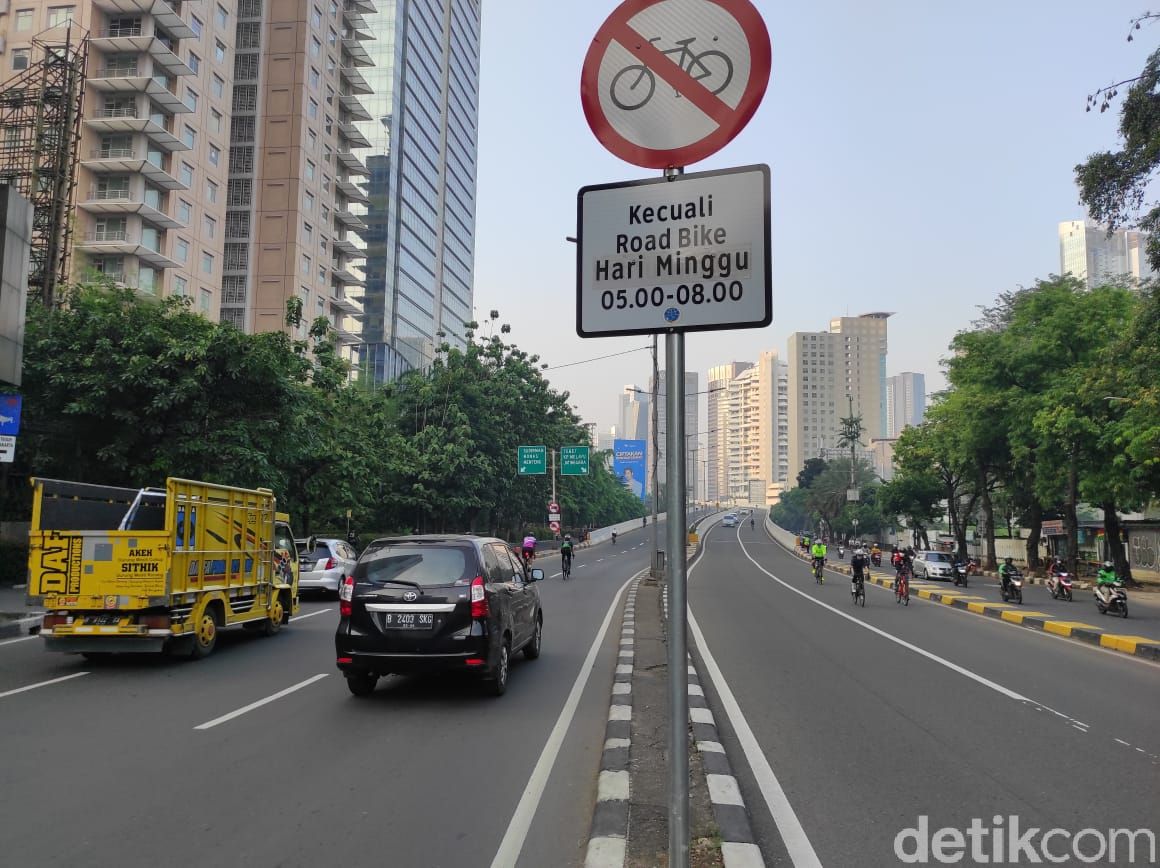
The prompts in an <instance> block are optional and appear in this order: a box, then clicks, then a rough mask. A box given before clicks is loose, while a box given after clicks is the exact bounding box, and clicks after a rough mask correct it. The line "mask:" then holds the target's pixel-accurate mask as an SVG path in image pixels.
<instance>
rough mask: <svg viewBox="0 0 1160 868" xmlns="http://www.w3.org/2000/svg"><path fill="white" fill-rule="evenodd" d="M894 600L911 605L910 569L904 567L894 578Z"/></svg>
mask: <svg viewBox="0 0 1160 868" xmlns="http://www.w3.org/2000/svg"><path fill="white" fill-rule="evenodd" d="M894 602H896V603H902V604H904V605H907V606H909V605H910V570H908V569H907V568H906V567H903V568H902V569H900V570H899V571H898V576H897V578H895V580H894Z"/></svg>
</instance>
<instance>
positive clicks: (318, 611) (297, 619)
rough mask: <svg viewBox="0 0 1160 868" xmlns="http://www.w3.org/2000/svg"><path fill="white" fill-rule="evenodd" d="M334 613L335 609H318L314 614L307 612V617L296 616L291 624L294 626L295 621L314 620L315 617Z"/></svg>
mask: <svg viewBox="0 0 1160 868" xmlns="http://www.w3.org/2000/svg"><path fill="white" fill-rule="evenodd" d="M333 611H334V609H330V608H326V609H317V610H315V611H313V612H307V613H306V614H305V615H295V616H294V617H293V618H291V619H290V623H291V624H293V623H294V622H295V621H301V620H303V619H304V618H313V617H314V616H315V615H321V614H324V613H325V612H333Z"/></svg>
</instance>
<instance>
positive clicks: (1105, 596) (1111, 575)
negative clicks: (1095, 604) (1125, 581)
mask: <svg viewBox="0 0 1160 868" xmlns="http://www.w3.org/2000/svg"><path fill="white" fill-rule="evenodd" d="M1119 581H1120V577H1119V576H1117V575H1116V565H1115V564H1114V563H1112V562H1111V561H1104V565H1103V566H1102V567H1100V571H1099V572H1098V573H1096V596H1097V597H1099V598H1100V602H1101V603H1102V604H1103V605H1105V606H1106V605H1108V604H1109V603H1110V602H1111V599H1112V588H1113V587H1114V586H1115V585H1116V584H1118V583H1119Z"/></svg>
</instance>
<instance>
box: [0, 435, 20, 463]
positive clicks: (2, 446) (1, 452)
mask: <svg viewBox="0 0 1160 868" xmlns="http://www.w3.org/2000/svg"><path fill="white" fill-rule="evenodd" d="M15 460H16V438H15V437H8V436H7V435H0V464H11V463H12V462H13V461H15Z"/></svg>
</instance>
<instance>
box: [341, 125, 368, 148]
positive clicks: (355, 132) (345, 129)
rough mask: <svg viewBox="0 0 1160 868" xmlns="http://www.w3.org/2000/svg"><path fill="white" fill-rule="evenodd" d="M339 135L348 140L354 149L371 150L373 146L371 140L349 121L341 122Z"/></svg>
mask: <svg viewBox="0 0 1160 868" xmlns="http://www.w3.org/2000/svg"><path fill="white" fill-rule="evenodd" d="M338 133H339V135H340V136H344V137H345V138H346V140H347V142H349V143H350V147H352V148H369V147H370V146H371V142H370V139H368V138H367V137H366V136H364V135H363V134H362V132H361V131H360V130H359V128H358V127H356V126H355V125H354V124H352V123H350V122H349V121H346V122H341V121H340V122H339V124H338ZM340 142H341V139H340Z"/></svg>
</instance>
